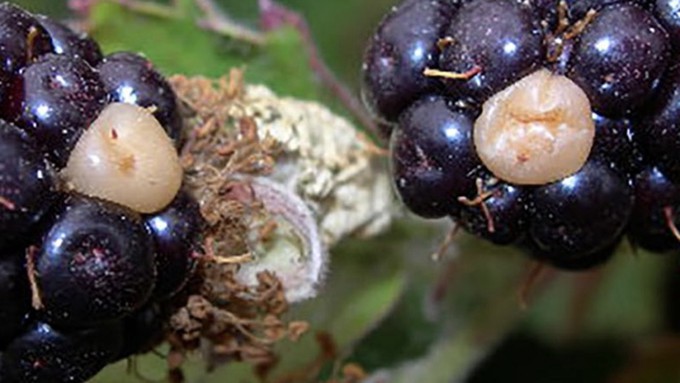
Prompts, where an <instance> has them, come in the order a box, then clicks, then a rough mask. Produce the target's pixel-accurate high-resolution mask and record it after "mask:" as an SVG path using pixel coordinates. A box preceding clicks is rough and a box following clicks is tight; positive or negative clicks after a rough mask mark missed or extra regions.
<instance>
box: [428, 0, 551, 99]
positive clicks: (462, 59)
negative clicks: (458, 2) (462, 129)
mask: <svg viewBox="0 0 680 383" xmlns="http://www.w3.org/2000/svg"><path fill="white" fill-rule="evenodd" d="M532 16H533V15H532V12H531V9H530V8H529V7H527V6H525V5H524V4H523V3H520V2H517V1H514V0H476V1H470V2H466V3H465V4H463V5H462V6H461V7H460V10H459V11H458V12H457V13H456V14H455V15H454V16H453V18H452V19H451V21H450V23H449V26H448V29H447V30H446V32H445V38H447V39H450V42H447V43H445V46H444V49H443V51H442V53H441V56H440V58H439V67H440V68H441V69H443V70H445V71H448V72H451V73H458V74H465V73H470V74H472V76H471V77H469V78H465V76H463V78H460V79H453V80H446V88H447V90H448V91H449V92H451V93H452V94H453V95H454V96H456V97H459V98H463V99H470V100H473V101H476V102H483V101H485V99H486V98H488V97H489V96H490V95H492V94H494V93H496V92H497V91H499V90H501V89H503V88H505V87H506V86H508V85H510V84H511V83H512V82H514V81H516V80H518V79H519V78H521V77H522V76H524V75H526V74H528V73H530V72H531V71H532V69H534V68H535V67H537V66H538V64H539V63H540V60H541V58H542V57H544V56H545V49H544V46H543V33H542V31H541V28H540V25H539V23H538V22H536V21H535V20H534V18H533V17H532ZM475 72H478V73H475Z"/></svg>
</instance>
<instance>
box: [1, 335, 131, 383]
mask: <svg viewBox="0 0 680 383" xmlns="http://www.w3.org/2000/svg"><path fill="white" fill-rule="evenodd" d="M121 335H122V332H121V326H120V324H109V325H105V326H102V327H98V328H90V329H81V330H76V331H70V332H65V331H61V330H57V329H55V328H54V327H52V326H50V325H48V324H46V323H42V322H38V323H35V324H34V325H33V326H32V327H31V328H30V329H29V330H28V332H26V333H25V334H23V335H21V336H19V337H17V338H16V339H14V341H13V342H12V343H10V345H9V346H8V347H7V349H6V350H5V351H4V353H3V355H2V359H3V362H2V370H0V374H1V376H2V381H3V382H8V383H47V382H49V383H70V382H85V381H86V380H88V379H90V378H91V377H93V376H94V375H95V374H96V373H97V372H99V370H101V369H102V368H103V367H104V366H106V365H107V364H108V363H109V362H110V361H111V360H112V359H113V357H115V356H116V354H117V353H118V352H119V350H120V348H121Z"/></svg>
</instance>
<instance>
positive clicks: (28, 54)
mask: <svg viewBox="0 0 680 383" xmlns="http://www.w3.org/2000/svg"><path fill="white" fill-rule="evenodd" d="M52 50H53V47H52V41H51V39H50V36H49V33H47V31H46V30H45V28H44V27H43V26H42V25H40V23H39V22H38V21H37V20H36V19H35V18H34V17H33V15H31V14H30V13H28V12H26V11H25V10H23V9H21V8H20V7H18V6H16V5H14V4H12V3H7V2H5V3H1V4H0V52H2V58H3V59H2V61H0V72H2V73H6V74H12V75H16V74H18V73H19V70H21V69H22V68H23V67H25V66H26V65H27V64H29V63H30V62H31V61H32V60H33V59H35V58H37V57H38V56H41V55H43V54H45V53H48V52H52Z"/></svg>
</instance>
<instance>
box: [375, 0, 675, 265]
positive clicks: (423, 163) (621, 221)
mask: <svg viewBox="0 0 680 383" xmlns="http://www.w3.org/2000/svg"><path fill="white" fill-rule="evenodd" d="M426 3H427V4H429V3H430V2H428V1H421V2H417V1H405V2H403V3H402V5H401V6H398V7H397V8H396V9H397V10H396V11H392V12H391V13H390V15H389V16H387V17H386V18H385V19H384V20H383V21H382V22H381V24H380V26H379V27H378V29H377V32H376V35H375V36H374V38H373V39H372V40H371V41H369V45H368V48H367V49H366V54H365V57H364V61H365V63H364V67H363V79H364V81H363V93H364V94H365V95H370V97H367V101H368V107H369V108H370V109H372V110H374V111H375V112H377V114H378V117H379V118H380V119H382V120H398V121H399V124H398V126H397V128H396V129H395V130H394V131H393V132H392V141H391V146H390V149H391V151H392V164H393V167H392V169H393V175H394V183H395V187H396V189H397V191H398V194H399V195H400V197H401V198H402V200H403V202H404V203H405V204H406V206H407V207H408V208H409V209H411V210H412V211H413V212H414V213H416V214H418V215H421V216H424V217H429V218H433V217H440V216H443V215H448V216H450V217H451V218H452V219H454V220H455V221H459V222H460V224H461V225H462V227H463V228H465V229H467V230H468V231H469V232H471V233H473V234H475V235H478V236H480V237H482V238H485V239H487V240H489V241H492V242H495V243H498V244H510V243H518V244H519V245H520V246H521V247H522V248H525V249H527V250H528V252H529V253H531V254H532V255H533V256H535V257H538V258H539V259H542V260H545V261H547V262H550V263H552V264H553V265H555V266H556V267H560V268H565V269H583V268H588V267H592V266H594V265H596V264H599V263H601V262H603V261H604V260H606V259H608V258H609V257H610V256H611V253H612V251H613V249H615V248H616V246H617V243H618V242H619V240H620V239H621V238H622V237H623V236H624V234H625V232H626V230H628V233H629V236H630V238H631V239H632V240H633V241H634V242H635V243H637V244H638V245H639V246H640V247H643V248H645V249H649V250H653V251H662V250H669V249H677V248H678V247H679V246H678V243H679V242H678V241H679V240H680V231H678V229H677V228H676V227H675V226H676V225H675V221H676V218H675V217H676V212H675V210H676V208H677V201H676V198H677V196H676V194H677V192H676V191H675V190H676V188H677V187H678V186H680V161H679V160H678V159H677V158H678V156H677V153H678V152H680V140H678V137H680V134H676V133H677V132H676V130H678V129H680V123H678V121H680V47H679V45H678V43H677V41H676V40H677V38H676V37H677V35H678V30H679V29H678V25H680V22H678V20H679V19H678V17H677V13H678V12H676V11H677V9H676V8H677V4H675V2H673V1H669V0H658V1H651V0H611V1H610V0H607V1H595V0H593V1H590V0H588V1H558V0H537V1H532V2H520V1H512V0H502V1H491V0H469V1H461V2H458V1H453V2H450V3H449V5H448V7H447V10H446V17H444V18H443V19H442V18H437V19H436V20H437V21H436V22H432V23H431V24H430V26H429V27H428V28H427V29H426V30H427V31H428V33H426V34H421V35H418V37H417V41H418V44H419V45H420V46H425V47H429V50H425V51H424V52H428V55H427V56H422V57H427V60H422V61H418V62H412V61H409V60H406V59H395V57H399V56H389V55H385V54H384V52H385V51H386V50H385V49H384V48H383V46H384V45H383V44H382V43H381V41H382V40H383V36H384V35H386V33H387V32H386V31H401V30H407V29H408V28H409V27H410V26H411V25H412V24H410V23H411V21H410V20H416V17H417V16H418V15H420V14H419V13H418V11H416V10H415V9H416V8H415V5H414V4H423V5H422V6H423V7H425V6H426V5H425V4H426ZM433 4H434V3H433ZM409 16H411V17H409ZM390 36H394V37H395V38H401V39H403V41H400V42H397V43H394V42H393V43H392V45H394V46H408V44H410V42H411V41H413V39H414V37H412V35H408V34H402V35H399V36H400V37H397V34H394V35H390ZM392 45H388V46H392ZM378 63H390V64H392V65H395V66H396V65H397V64H398V68H399V73H400V76H401V77H399V79H400V83H401V84H408V86H406V85H405V86H404V87H403V88H400V93H398V95H397V96H395V94H394V93H393V90H394V89H396V88H394V87H385V86H384V84H385V82H381V81H375V79H377V78H381V76H383V72H380V71H379V70H378V69H379V65H378ZM394 78H397V77H394ZM433 80H434V81H435V82H436V83H433ZM413 84H426V85H422V86H414V85H413ZM393 100H398V101H399V102H392V103H390V104H389V105H390V107H389V108H384V109H380V108H376V105H377V104H379V103H378V101H385V102H386V103H387V101H390V102H391V101H393ZM427 100H437V103H438V104H439V105H447V106H449V107H450V106H451V105H457V106H458V107H467V108H469V107H470V105H472V107H473V108H479V112H477V113H474V114H473V115H471V116H470V115H468V116H469V117H468V118H470V119H471V120H468V122H466V124H467V125H465V126H467V128H466V130H465V131H464V132H465V134H464V135H462V136H460V135H458V133H460V132H462V131H461V129H460V127H461V126H463V125H460V124H458V125H455V124H452V123H451V121H450V119H448V120H447V119H445V118H439V119H437V118H436V117H435V116H438V115H439V114H437V113H436V112H435V109H430V110H429V113H428V112H421V113H416V112H417V111H419V110H422V111H426V110H428V109H427V108H426V107H424V105H427V103H428V102H429V103H432V101H427ZM440 109H441V110H445V108H440ZM451 113H453V112H451ZM452 126H457V128H456V129H451V127H452ZM447 131H450V132H452V133H454V134H451V135H447V134H445V133H444V132H447ZM439 132H442V133H439ZM470 134H471V136H472V139H471V140H470V139H467V140H463V139H461V138H460V137H469V135H470ZM451 143H456V148H455V150H453V151H450V152H449V151H447V150H448V149H446V148H448V147H449V146H450V145H451ZM473 163H476V164H477V165H471V164H473ZM473 187H474V189H473ZM657 193H658V194H659V199H655V195H656V194H657Z"/></svg>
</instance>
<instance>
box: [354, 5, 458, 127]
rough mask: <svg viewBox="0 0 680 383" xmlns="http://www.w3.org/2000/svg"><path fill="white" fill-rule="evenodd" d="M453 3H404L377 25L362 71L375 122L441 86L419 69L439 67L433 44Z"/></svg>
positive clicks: (390, 118)
mask: <svg viewBox="0 0 680 383" xmlns="http://www.w3.org/2000/svg"><path fill="white" fill-rule="evenodd" d="M452 3H453V2H451V1H447V0H434V1H429V0H428V1H410V2H404V3H403V4H401V5H399V6H397V7H396V8H393V9H392V10H391V11H390V13H388V14H387V16H385V18H384V19H383V20H382V21H381V23H380V26H379V27H378V30H377V31H376V33H375V34H374V35H373V37H372V39H371V41H370V42H369V44H368V47H367V48H366V52H365V53H364V65H363V68H362V78H363V84H362V85H363V86H362V96H363V98H364V101H365V103H366V105H367V106H368V107H369V109H370V110H371V111H372V112H373V114H374V115H375V116H376V117H377V118H379V119H383V120H387V121H392V122H394V121H396V120H397V118H398V116H399V113H401V111H402V110H404V109H405V108H406V107H407V106H408V105H409V104H410V103H412V102H413V101H415V100H416V99H418V98H419V97H420V96H421V95H424V94H427V93H431V92H434V91H435V90H436V89H437V88H438V87H439V85H440V84H439V82H438V81H437V80H436V79H433V78H427V77H425V76H423V71H424V70H425V69H426V68H436V67H437V65H438V60H437V56H438V53H439V50H438V48H437V41H438V40H439V39H440V38H441V37H443V35H444V33H443V32H444V29H445V28H446V23H447V21H448V20H449V17H450V16H449V15H450V13H451V12H452V10H453V8H455V5H453V4H452Z"/></svg>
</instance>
